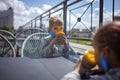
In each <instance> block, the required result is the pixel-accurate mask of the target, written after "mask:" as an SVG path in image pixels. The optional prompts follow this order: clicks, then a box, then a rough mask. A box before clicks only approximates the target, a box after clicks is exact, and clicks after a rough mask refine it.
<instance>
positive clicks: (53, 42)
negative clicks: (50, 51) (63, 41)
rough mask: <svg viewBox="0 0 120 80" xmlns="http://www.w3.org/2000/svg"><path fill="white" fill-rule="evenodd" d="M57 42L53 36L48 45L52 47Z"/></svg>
mask: <svg viewBox="0 0 120 80" xmlns="http://www.w3.org/2000/svg"><path fill="white" fill-rule="evenodd" d="M56 43H57V37H55V38H53V39H52V40H51V42H50V43H49V47H50V48H52V47H53V45H54V44H56Z"/></svg>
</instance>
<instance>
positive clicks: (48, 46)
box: [41, 38, 56, 56]
mask: <svg viewBox="0 0 120 80" xmlns="http://www.w3.org/2000/svg"><path fill="white" fill-rule="evenodd" d="M55 42H56V38H54V39H52V40H51V38H45V39H42V41H41V52H42V54H43V55H44V56H52V55H53V54H54V53H55V48H54V44H55Z"/></svg>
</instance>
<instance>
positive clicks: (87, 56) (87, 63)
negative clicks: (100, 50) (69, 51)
mask: <svg viewBox="0 0 120 80" xmlns="http://www.w3.org/2000/svg"><path fill="white" fill-rule="evenodd" d="M95 66H96V61H95V56H94V50H86V51H85V53H84V56H83V67H84V68H87V69H91V68H93V67H95Z"/></svg>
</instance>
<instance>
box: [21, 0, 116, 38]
mask: <svg viewBox="0 0 120 80" xmlns="http://www.w3.org/2000/svg"><path fill="white" fill-rule="evenodd" d="M85 1H86V0H64V1H62V2H61V3H59V4H57V5H56V6H54V7H52V8H51V9H49V10H47V11H45V12H44V13H42V14H41V15H39V16H37V17H35V18H34V19H32V20H31V21H29V22H27V23H26V24H25V25H23V26H22V28H33V27H34V28H36V27H39V28H42V27H43V26H44V27H48V22H49V21H48V20H49V18H50V16H52V15H55V14H57V15H59V16H61V17H62V18H63V20H64V32H65V34H66V35H68V36H69V35H71V33H72V32H73V29H74V28H75V27H76V25H77V24H81V25H82V26H83V27H84V28H86V29H87V32H90V33H91V35H93V4H94V2H95V0H92V1H91V2H86V3H83V2H85ZM112 2H113V5H112V17H113V19H114V2H115V0H113V1H112ZM81 3H82V4H81ZM103 3H104V1H103V0H99V6H97V7H98V8H99V14H98V16H99V21H98V23H99V25H100V24H102V23H103ZM79 4H80V5H79ZM82 7H86V9H85V10H84V11H83V12H82V13H80V12H79V14H81V15H79V16H78V15H76V14H75V12H73V11H74V10H77V9H80V8H82ZM88 10H90V16H91V17H90V22H89V23H90V25H89V26H88V25H86V24H85V23H84V21H83V17H84V16H85V13H86V12H87V11H88ZM68 13H69V14H68ZM71 16H74V17H76V21H74V22H75V23H74V24H73V25H71V20H72V18H71ZM67 19H68V20H67ZM99 25H98V26H99ZM67 28H69V29H67ZM79 28H81V26H79ZM67 30H68V31H67Z"/></svg>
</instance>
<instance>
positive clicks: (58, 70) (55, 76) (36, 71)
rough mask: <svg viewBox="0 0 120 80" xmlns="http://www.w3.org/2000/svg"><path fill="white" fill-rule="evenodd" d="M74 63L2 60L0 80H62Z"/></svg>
mask: <svg viewBox="0 0 120 80" xmlns="http://www.w3.org/2000/svg"><path fill="white" fill-rule="evenodd" d="M74 65H75V64H74V63H73V62H71V61H69V60H67V59H65V58H64V57H57V58H41V59H31V58H0V80H60V79H61V78H62V77H63V76H64V75H65V74H66V73H68V72H70V71H72V70H73V67H74Z"/></svg>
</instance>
